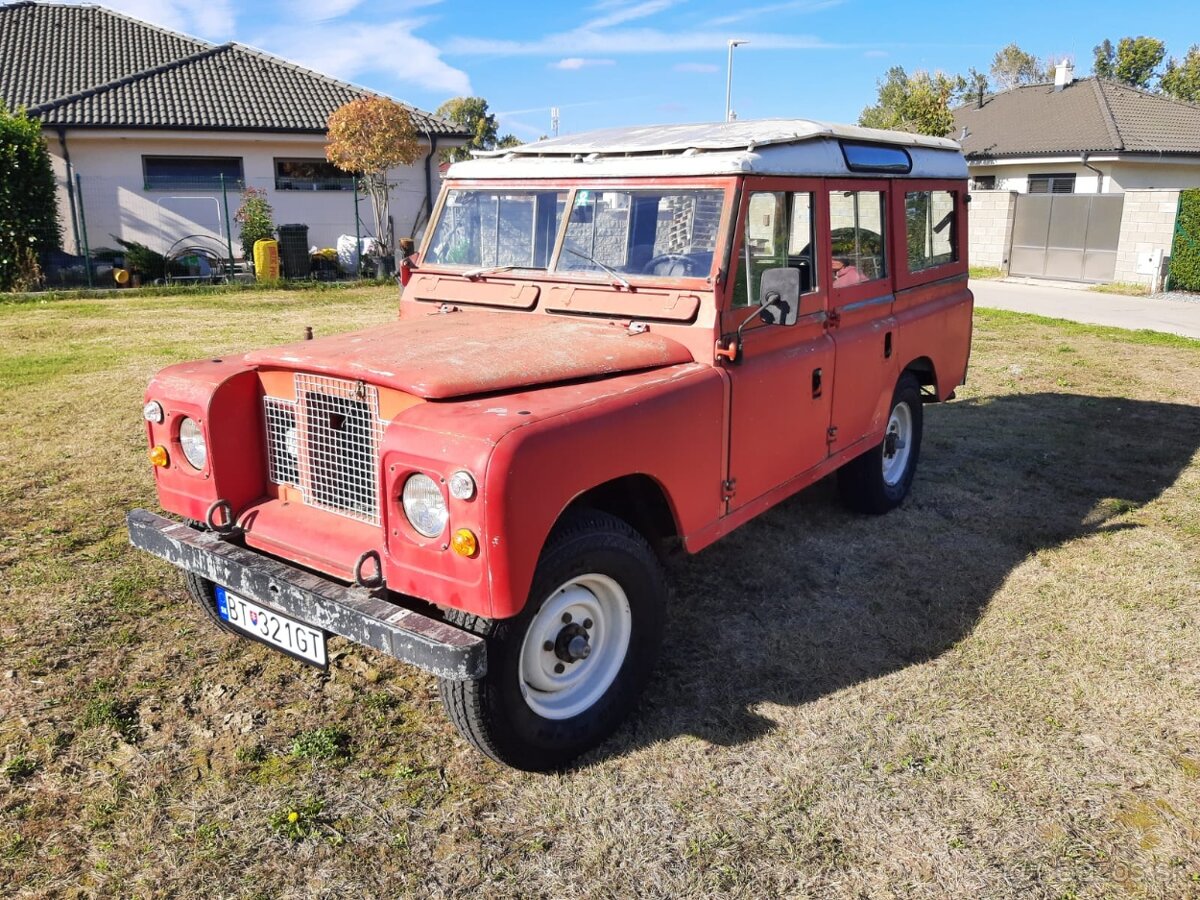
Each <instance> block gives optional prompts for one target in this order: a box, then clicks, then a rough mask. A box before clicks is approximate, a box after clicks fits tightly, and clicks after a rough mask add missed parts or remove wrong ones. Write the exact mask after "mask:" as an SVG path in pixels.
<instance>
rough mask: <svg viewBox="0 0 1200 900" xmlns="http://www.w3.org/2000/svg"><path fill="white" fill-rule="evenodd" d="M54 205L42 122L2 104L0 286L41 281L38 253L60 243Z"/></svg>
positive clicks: (24, 286)
mask: <svg viewBox="0 0 1200 900" xmlns="http://www.w3.org/2000/svg"><path fill="white" fill-rule="evenodd" d="M59 240H60V232H59V227H58V204H57V202H56V200H55V196H54V175H53V173H52V171H51V169H50V154H49V153H47V152H46V143H45V141H43V140H42V126H41V125H40V124H39V123H38V121H37V120H36V119H30V118H29V117H28V116H26V115H25V111H24V110H18V111H17V112H15V113H12V112H9V111H8V110H7V109H5V107H4V104H3V103H0V291H11V290H28V289H30V288H36V287H37V286H38V285H39V284H40V283H41V281H42V267H41V260H42V257H43V256H44V255H45V254H46V253H47V252H48V251H50V250H55V249H57V248H58V246H59Z"/></svg>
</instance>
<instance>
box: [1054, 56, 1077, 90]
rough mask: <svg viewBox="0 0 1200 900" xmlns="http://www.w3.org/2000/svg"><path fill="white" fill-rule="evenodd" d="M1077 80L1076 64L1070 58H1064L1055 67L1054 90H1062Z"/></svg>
mask: <svg viewBox="0 0 1200 900" xmlns="http://www.w3.org/2000/svg"><path fill="white" fill-rule="evenodd" d="M1074 80H1075V66H1073V65H1072V64H1071V61H1070V60H1069V59H1064V60H1063V61H1062V62H1060V63H1059V64H1058V65H1057V66H1055V67H1054V90H1056V91H1061V90H1062V89H1063V88H1065V87H1066V86H1067V85H1068V84H1070V83H1071V82H1073V81H1074Z"/></svg>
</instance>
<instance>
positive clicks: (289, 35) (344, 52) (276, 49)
mask: <svg viewBox="0 0 1200 900" xmlns="http://www.w3.org/2000/svg"><path fill="white" fill-rule="evenodd" d="M424 24H425V21H424V20H420V19H412V20H398V21H394V22H372V23H369V24H368V23H358V22H337V23H326V24H325V25H323V26H322V27H321V31H320V34H319V36H318V37H317V38H316V39H314V35H313V32H312V28H311V27H310V26H309V25H308V24H300V23H297V24H296V25H289V26H284V27H281V28H275V29H272V30H270V31H267V32H265V33H264V34H262V35H261V36H260V37H259V38H257V39H256V43H257V44H258V46H261V47H262V48H263V49H264V50H267V51H268V52H271V53H277V54H279V55H280V56H284V57H286V58H288V59H290V60H292V61H293V62H297V63H299V64H300V65H303V66H307V67H308V68H311V69H315V70H316V71H318V72H323V73H325V74H327V75H332V76H334V77H336V78H342V79H345V80H347V81H356V82H362V81H363V80H364V79H365V78H367V76H371V75H376V76H378V75H386V76H388V77H391V78H395V79H397V80H399V81H403V82H407V83H409V84H414V85H418V86H420V87H422V88H425V89H427V90H431V91H442V92H445V93H447V94H453V95H460V96H461V95H469V94H472V93H474V92H473V91H472V90H471V80H470V78H469V77H468V76H467V73H466V72H464V71H462V70H461V69H456V68H454V67H453V66H451V65H449V64H448V63H446V62H445V61H444V60H443V59H442V58H441V51H439V50H438V48H437V47H435V46H434V45H433V44H431V43H429V41H426V40H424V39H423V38H419V37H417V36H416V34H414V32H415V31H416V30H417V29H418V28H420V27H421V26H422V25H424Z"/></svg>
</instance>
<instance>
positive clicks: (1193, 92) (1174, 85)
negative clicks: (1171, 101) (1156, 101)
mask: <svg viewBox="0 0 1200 900" xmlns="http://www.w3.org/2000/svg"><path fill="white" fill-rule="evenodd" d="M1158 86H1159V89H1160V90H1162V92H1163V93H1164V94H1166V95H1167V96H1169V97H1174V98H1175V99H1176V100H1186V101H1187V102H1188V103H1200V44H1192V46H1191V47H1189V48H1188V52H1187V54H1186V55H1185V56H1184V57H1183V59H1182V60H1177V59H1176V58H1175V57H1173V56H1172V57H1171V59H1170V60H1169V61H1168V62H1167V68H1166V71H1164V72H1163V74H1162V78H1160V79H1159V82H1158Z"/></svg>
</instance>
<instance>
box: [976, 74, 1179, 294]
mask: <svg viewBox="0 0 1200 900" xmlns="http://www.w3.org/2000/svg"><path fill="white" fill-rule="evenodd" d="M954 120H955V129H956V130H955V135H956V136H957V137H958V139H959V141H960V143H961V144H962V147H963V152H964V154H965V155H966V159H967V168H968V172H969V174H970V179H971V214H970V255H971V261H972V263H973V264H975V265H980V266H996V267H999V268H1000V269H1002V270H1003V271H1005V272H1007V273H1008V274H1011V275H1020V276H1026V277H1033V278H1050V279H1061V280H1070V281H1081V282H1106V281H1119V282H1137V283H1141V284H1144V285H1149V286H1155V285H1160V284H1161V283H1162V279H1163V274H1164V272H1165V266H1166V260H1167V258H1168V257H1169V255H1170V252H1171V247H1172V242H1173V237H1174V229H1175V221H1176V217H1177V210H1178V205H1179V194H1180V191H1181V190H1183V189H1185V188H1193V187H1200V106H1195V105H1193V104H1190V103H1183V102H1180V101H1178V100H1172V99H1170V98H1168V97H1162V96H1159V95H1157V94H1151V93H1149V92H1147V91H1142V90H1139V89H1137V88H1133V87H1130V86H1128V85H1125V84H1121V83H1118V82H1115V81H1108V80H1105V79H1100V78H1081V79H1078V80H1076V79H1075V78H1074V74H1073V70H1072V68H1071V66H1070V65H1069V64H1063V65H1060V66H1058V67H1056V71H1055V80H1054V83H1053V84H1033V85H1025V86H1023V87H1018V88H1014V89H1012V90H1009V91H1004V92H1002V93H998V94H991V95H987V94H985V95H982V96H980V97H979V98H977V99H976V100H975V101H973V102H970V103H967V104H966V105H964V106H962V107H959V108H958V109H956V110H955V111H954Z"/></svg>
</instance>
